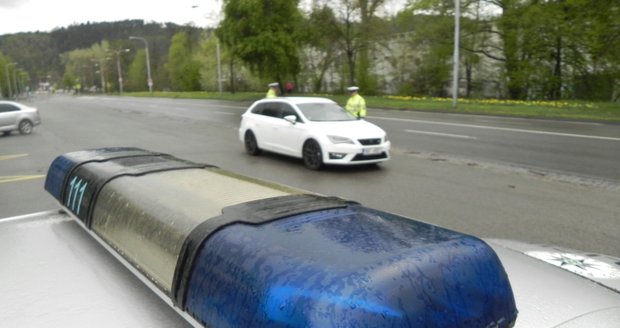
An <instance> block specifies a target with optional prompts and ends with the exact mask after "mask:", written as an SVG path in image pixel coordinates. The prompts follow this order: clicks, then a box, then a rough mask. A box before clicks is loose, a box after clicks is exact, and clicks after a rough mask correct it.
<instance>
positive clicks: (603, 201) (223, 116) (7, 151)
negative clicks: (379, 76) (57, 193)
mask: <svg viewBox="0 0 620 328" xmlns="http://www.w3.org/2000/svg"><path fill="white" fill-rule="evenodd" d="M30 104H31V105H33V106H36V107H38V108H39V110H40V111H41V115H42V117H43V124H42V125H41V126H38V127H36V128H35V130H34V133H33V134H32V135H28V136H21V135H18V134H13V135H11V136H8V137H0V218H2V217H10V216H15V215H21V214H27V213H32V212H38V211H43V210H48V209H53V208H57V206H58V205H57V204H56V203H55V201H54V200H53V199H52V197H51V196H49V195H48V194H47V193H46V192H45V191H44V190H43V182H44V175H45V173H46V172H47V167H48V165H49V164H50V163H51V161H52V160H53V159H54V158H55V157H56V156H58V155H59V154H62V153H66V152H70V151H75V150H82V149H88V148H97V147H112V146H135V147H141V148H145V149H149V150H154V151H162V152H167V153H170V154H172V155H175V156H177V157H180V158H184V159H188V160H192V161H197V162H203V163H209V164H214V165H217V166H219V167H221V168H224V169H227V170H229V171H233V172H237V173H241V174H245V175H250V176H254V177H258V178H262V179H266V180H270V181H275V182H279V183H283V184H287V185H290V186H294V187H297V188H302V189H306V190H310V191H313V192H318V193H322V194H326V195H334V196H339V197H344V198H348V199H352V200H356V201H359V202H361V203H363V204H365V205H367V206H370V207H375V208H379V209H382V210H386V211H389V212H393V213H397V214H401V215H405V216H408V217H412V218H416V219H419V220H422V221H426V222H430V223H433V224H437V225H440V226H444V227H447V228H451V229H454V230H458V231H462V232H465V233H470V234H473V235H476V236H479V237H485V238H486V237H488V238H504V239H512V240H519V241H525V242H531V243H542V244H553V245H558V246H563V247H569V248H575V249H579V250H583V251H588V252H598V253H605V254H609V255H613V256H618V257H620V240H619V239H618V236H619V235H620V125H613V124H602V123H584V122H566V121H552V120H531V119H516V118H497V117H492V116H478V115H454V114H434V113H421V112H406V111H391V110H378V109H370V110H369V117H368V120H370V121H372V122H374V123H376V124H378V125H380V126H381V127H383V128H384V129H386V130H387V131H388V135H389V136H390V139H391V141H392V144H393V153H392V159H391V160H390V161H389V162H386V163H383V164H381V165H380V166H379V167H378V168H377V167H348V168H340V167H334V168H328V169H326V170H323V171H318V172H315V171H309V170H307V169H306V168H305V167H304V166H303V164H302V162H301V161H299V160H296V159H290V158H285V157H282V156H278V155H273V154H266V155H263V156H259V157H252V156H248V155H246V154H245V153H244V151H243V146H242V144H241V142H239V141H238V139H237V127H238V124H239V115H240V114H241V113H242V112H243V111H244V109H245V105H243V104H238V103H231V102H221V101H204V100H180V99H179V100H175V99H158V98H152V99H147V98H129V97H64V96H55V97H52V98H40V99H34V100H31V101H30Z"/></svg>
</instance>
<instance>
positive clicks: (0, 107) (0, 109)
mask: <svg viewBox="0 0 620 328" xmlns="http://www.w3.org/2000/svg"><path fill="white" fill-rule="evenodd" d="M18 110H19V108H17V107H16V106H13V105H11V104H0V113H6V112H17V111H18Z"/></svg>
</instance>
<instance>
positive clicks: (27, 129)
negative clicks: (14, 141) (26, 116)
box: [18, 120, 33, 134]
mask: <svg viewBox="0 0 620 328" xmlns="http://www.w3.org/2000/svg"><path fill="white" fill-rule="evenodd" d="M32 127H33V125H32V122H30V121H28V120H23V121H21V122H19V127H18V129H19V133H21V134H30V133H32Z"/></svg>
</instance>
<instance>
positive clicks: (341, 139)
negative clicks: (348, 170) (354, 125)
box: [327, 136, 355, 145]
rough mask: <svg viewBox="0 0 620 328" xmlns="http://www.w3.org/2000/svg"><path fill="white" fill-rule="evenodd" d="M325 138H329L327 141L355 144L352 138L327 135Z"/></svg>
mask: <svg viewBox="0 0 620 328" xmlns="http://www.w3.org/2000/svg"><path fill="white" fill-rule="evenodd" d="M327 138H328V139H329V141H331V142H332V143H335V144H341V143H346V144H352V145H353V144H355V143H354V142H353V140H351V139H350V138H347V137H340V136H327Z"/></svg>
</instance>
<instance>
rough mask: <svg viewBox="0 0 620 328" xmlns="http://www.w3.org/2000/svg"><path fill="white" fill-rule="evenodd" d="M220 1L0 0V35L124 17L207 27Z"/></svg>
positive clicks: (49, 29) (47, 30)
mask: <svg viewBox="0 0 620 328" xmlns="http://www.w3.org/2000/svg"><path fill="white" fill-rule="evenodd" d="M221 3H222V1H221V0H174V1H160V0H150V1H149V0H99V1H93V0H82V1H80V0H0V35H2V34H11V33H18V32H35V31H41V32H50V31H51V30H53V29H55V28H58V27H67V26H69V25H73V24H80V23H86V22H112V21H120V20H126V19H143V20H144V21H145V22H151V21H154V22H158V23H161V22H172V23H177V24H180V25H184V24H187V23H193V24H194V25H197V26H206V25H207V24H210V23H209V21H210V17H211V18H213V16H215V14H214V13H215V12H216V11H217V10H218V9H219V8H220V6H221ZM194 6H198V7H197V8H193V7H194Z"/></svg>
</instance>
